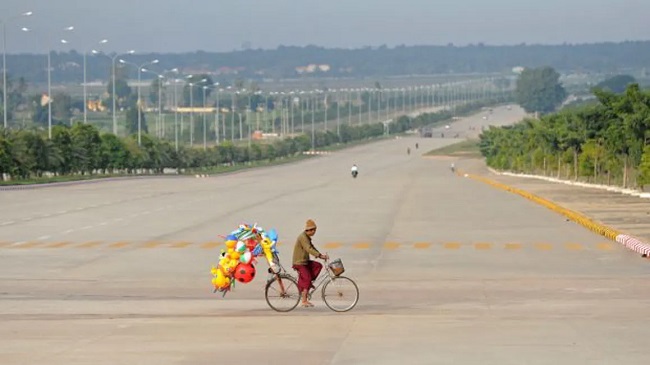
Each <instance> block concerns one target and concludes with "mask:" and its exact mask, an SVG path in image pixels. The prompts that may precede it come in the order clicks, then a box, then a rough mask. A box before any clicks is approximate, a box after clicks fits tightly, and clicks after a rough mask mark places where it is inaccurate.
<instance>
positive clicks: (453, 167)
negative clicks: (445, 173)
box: [449, 162, 456, 172]
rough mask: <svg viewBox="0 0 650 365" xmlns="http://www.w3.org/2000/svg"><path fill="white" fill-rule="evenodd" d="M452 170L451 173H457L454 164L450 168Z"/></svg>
mask: <svg viewBox="0 0 650 365" xmlns="http://www.w3.org/2000/svg"><path fill="white" fill-rule="evenodd" d="M449 168H450V169H451V172H456V165H454V163H453V162H452V163H451V166H450V167H449Z"/></svg>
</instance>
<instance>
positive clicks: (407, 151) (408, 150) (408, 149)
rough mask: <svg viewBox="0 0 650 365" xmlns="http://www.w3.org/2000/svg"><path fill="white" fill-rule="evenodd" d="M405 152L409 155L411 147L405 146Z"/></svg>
mask: <svg viewBox="0 0 650 365" xmlns="http://www.w3.org/2000/svg"><path fill="white" fill-rule="evenodd" d="M406 154H407V155H410V154H411V147H407V148H406Z"/></svg>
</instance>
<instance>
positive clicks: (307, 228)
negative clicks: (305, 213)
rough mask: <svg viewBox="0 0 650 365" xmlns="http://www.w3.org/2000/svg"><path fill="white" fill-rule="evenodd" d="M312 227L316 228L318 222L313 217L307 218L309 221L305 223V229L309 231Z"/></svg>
mask: <svg viewBox="0 0 650 365" xmlns="http://www.w3.org/2000/svg"><path fill="white" fill-rule="evenodd" d="M312 228H316V222H314V221H313V220H311V219H307V223H305V231H308V230H310V229H312Z"/></svg>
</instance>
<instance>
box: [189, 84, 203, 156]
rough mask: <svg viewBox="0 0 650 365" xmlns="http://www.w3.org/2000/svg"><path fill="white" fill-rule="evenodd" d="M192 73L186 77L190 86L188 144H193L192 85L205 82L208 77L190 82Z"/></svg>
mask: <svg viewBox="0 0 650 365" xmlns="http://www.w3.org/2000/svg"><path fill="white" fill-rule="evenodd" d="M193 77H194V75H188V76H187V79H188V80H190V81H189V82H188V83H187V84H188V85H189V87H190V146H193V145H194V86H195V85H198V84H202V83H204V82H207V81H208V79H207V78H206V79H201V80H199V81H198V82H192V81H191V80H192V78H193Z"/></svg>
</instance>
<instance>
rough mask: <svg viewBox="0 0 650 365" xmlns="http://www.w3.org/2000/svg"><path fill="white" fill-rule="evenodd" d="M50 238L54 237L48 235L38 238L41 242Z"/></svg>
mask: <svg viewBox="0 0 650 365" xmlns="http://www.w3.org/2000/svg"><path fill="white" fill-rule="evenodd" d="M50 237H52V236H48V235H45V236H40V237H38V240H39V241H44V240H46V239H48V238H50Z"/></svg>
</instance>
